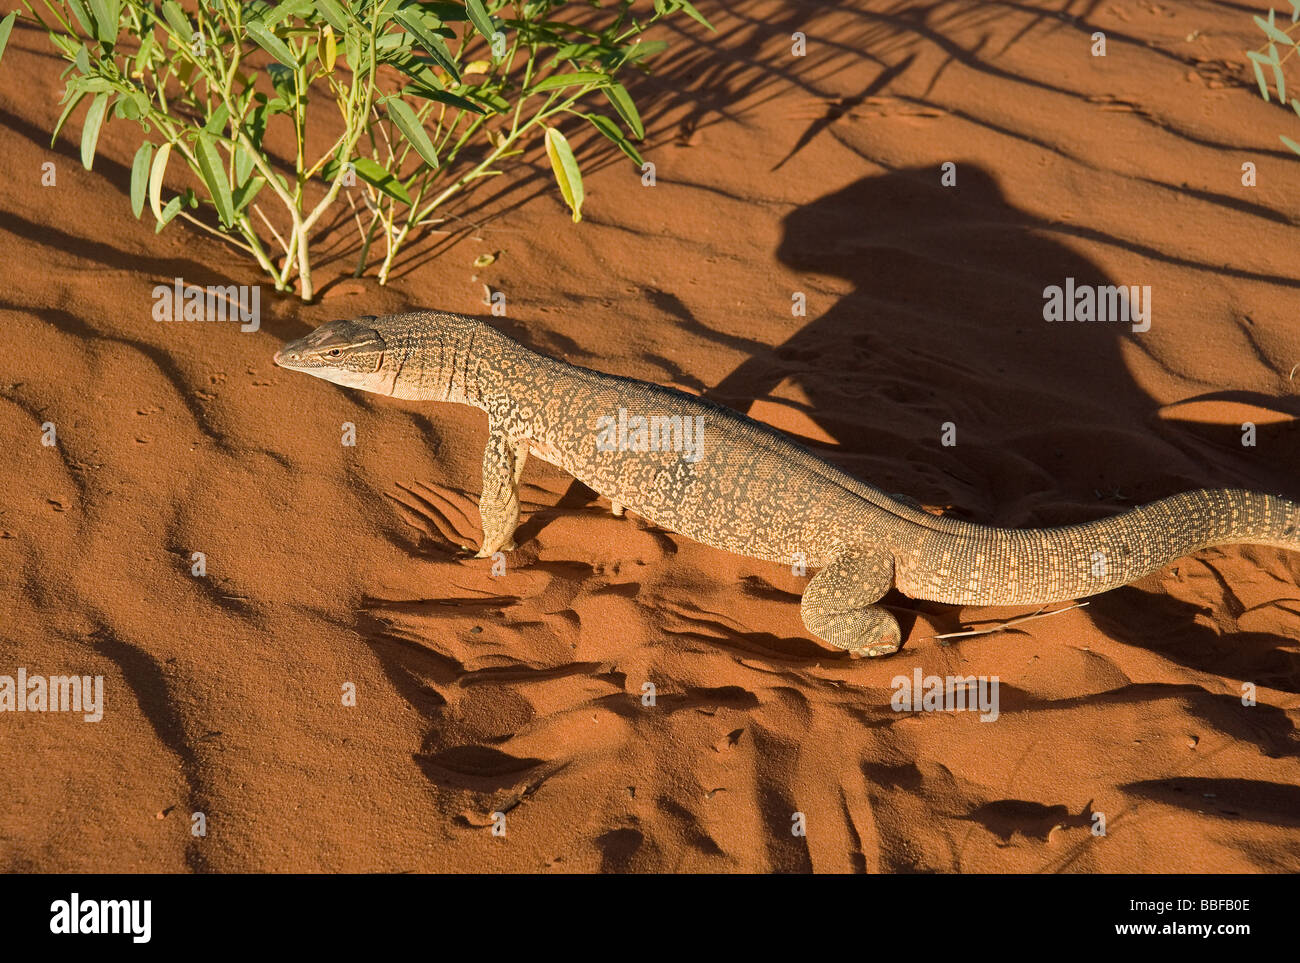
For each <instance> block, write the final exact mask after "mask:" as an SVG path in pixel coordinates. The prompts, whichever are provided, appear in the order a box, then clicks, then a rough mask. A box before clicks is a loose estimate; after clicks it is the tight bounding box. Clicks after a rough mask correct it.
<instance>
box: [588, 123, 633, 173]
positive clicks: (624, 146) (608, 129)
mask: <svg viewBox="0 0 1300 963" xmlns="http://www.w3.org/2000/svg"><path fill="white" fill-rule="evenodd" d="M585 116H586V118H587V119H588V120H589V121H591V122H592V124H594V125H595V127H596V129H597V130H598V131H600V132H601V133H602V134H604V135H605V136H606V137H608V138H609V139H610V140H612V141H613V142H614V143H615V144H617V145H618V149H619V150H621V151H622V152H623V153H624V154H626V155H627V156H628V157H630V158H632V161H633V163H635V164H636V166H637V167H640V166H641V165H642V164H644V163H645V161H643V160H642V159H641V155H640V153H638V152H637V149H636V148H635V147H633V146H632V142H631V141H630V140H628V139H627V137H626V136H624V134H623V131H622V130H620V129H619V126H618V124H616V123H614V122H613V121H612V120H610V119H609V118H608V117H606V116H605V115H604V114H586V115H585Z"/></svg>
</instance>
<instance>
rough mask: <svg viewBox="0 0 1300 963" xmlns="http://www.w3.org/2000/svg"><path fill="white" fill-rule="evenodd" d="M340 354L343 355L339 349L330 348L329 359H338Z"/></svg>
mask: <svg viewBox="0 0 1300 963" xmlns="http://www.w3.org/2000/svg"><path fill="white" fill-rule="evenodd" d="M342 353H343V350H342V349H341V348H330V357H331V358H337V357H338V356H339V355H341V354H342Z"/></svg>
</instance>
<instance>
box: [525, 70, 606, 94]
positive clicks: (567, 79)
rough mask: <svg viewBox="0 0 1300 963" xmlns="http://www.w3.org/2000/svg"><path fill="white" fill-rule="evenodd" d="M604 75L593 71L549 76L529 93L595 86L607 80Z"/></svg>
mask: <svg viewBox="0 0 1300 963" xmlns="http://www.w3.org/2000/svg"><path fill="white" fill-rule="evenodd" d="M608 79H609V78H608V77H607V76H606V75H605V74H601V73H596V71H594V70H577V71H574V72H573V73H569V74H551V75H550V76H549V77H543V78H542V79H541V80H539V81H538V82H537V83H535V84H533V86H532V87H531V88H530V89H529V93H537V92H538V91H539V90H556V89H558V88H560V87H572V86H574V85H575V84H595V83H600V82H601V81H604V80H608Z"/></svg>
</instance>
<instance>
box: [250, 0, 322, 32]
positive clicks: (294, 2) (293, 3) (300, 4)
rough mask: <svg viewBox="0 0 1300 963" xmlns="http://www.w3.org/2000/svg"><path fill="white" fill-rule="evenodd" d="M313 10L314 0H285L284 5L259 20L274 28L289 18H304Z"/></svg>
mask: <svg viewBox="0 0 1300 963" xmlns="http://www.w3.org/2000/svg"><path fill="white" fill-rule="evenodd" d="M311 8H312V0H284V3H282V4H280V5H279V6H277V7H276V8H275V9H274V10H272V11H271V12H270V13H268V14H267V15H266V16H264V17H259V18H258V19H259V20H260V21H261V22H262V23H264V24H269V25H270V26H272V27H274V26H275V25H276V24H278V23H279V22H280V21H282V20H284V19H286V18H288V17H303V16H304V15H305V14H306V13H307V12H308V11H310V10H311Z"/></svg>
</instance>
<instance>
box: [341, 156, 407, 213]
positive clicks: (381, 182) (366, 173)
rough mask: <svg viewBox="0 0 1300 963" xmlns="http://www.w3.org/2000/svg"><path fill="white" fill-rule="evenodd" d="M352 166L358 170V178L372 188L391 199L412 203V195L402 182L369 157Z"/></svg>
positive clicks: (358, 160) (359, 158) (355, 162)
mask: <svg viewBox="0 0 1300 963" xmlns="http://www.w3.org/2000/svg"><path fill="white" fill-rule="evenodd" d="M352 164H353V166H354V167H355V168H356V171H357V176H358V177H360V178H361V179H362V180H363V181H365V182H366V183H367V184H369V185H370V186H372V187H374V188H376V189H377V190H380V191H383V192H384V193H385V194H387V195H388V196H389V197H392V198H395V199H396V200H399V201H401V202H402V203H403V204H410V203H411V195H410V194H408V193H407V192H406V188H405V187H403V186H402V182H401V181H399V180H398V179H397V178H396V177H394V176H393V175H392V174H390V173H388V171H386V170H384V168H382V167H380V166H379V165H378V164H377V163H375V162H374V161H373V160H371V159H370V158H369V157H358V158H357V159H356V160H354V161H353V162H352Z"/></svg>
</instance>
